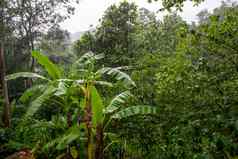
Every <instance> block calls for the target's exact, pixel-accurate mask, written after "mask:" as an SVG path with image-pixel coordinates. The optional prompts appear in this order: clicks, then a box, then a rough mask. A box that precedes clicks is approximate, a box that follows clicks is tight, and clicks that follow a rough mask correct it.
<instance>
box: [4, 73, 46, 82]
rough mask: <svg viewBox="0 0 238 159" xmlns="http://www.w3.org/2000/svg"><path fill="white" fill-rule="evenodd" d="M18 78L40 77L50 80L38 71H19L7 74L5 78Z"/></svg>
mask: <svg viewBox="0 0 238 159" xmlns="http://www.w3.org/2000/svg"><path fill="white" fill-rule="evenodd" d="M17 78H40V79H43V80H48V79H47V78H45V77H44V76H41V75H39V74H37V73H32V72H18V73H13V74H10V75H7V76H6V78H5V80H7V81H8V80H14V79H17Z"/></svg>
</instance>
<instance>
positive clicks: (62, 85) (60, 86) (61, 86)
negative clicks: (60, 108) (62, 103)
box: [54, 82, 67, 96]
mask: <svg viewBox="0 0 238 159" xmlns="http://www.w3.org/2000/svg"><path fill="white" fill-rule="evenodd" d="M66 91H67V85H66V83H65V82H59V83H58V87H57V88H56V91H55V93H54V95H56V96H61V95H65V94H66Z"/></svg>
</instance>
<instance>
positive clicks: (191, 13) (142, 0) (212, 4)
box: [61, 0, 238, 33]
mask: <svg viewBox="0 0 238 159" xmlns="http://www.w3.org/2000/svg"><path fill="white" fill-rule="evenodd" d="M99 1H100V2H99ZM121 1H122V0H80V3H79V4H77V6H76V11H75V15H73V16H72V17H71V18H70V19H68V20H66V21H65V22H64V23H62V24H61V26H62V28H63V29H67V30H68V31H69V32H71V33H75V32H79V31H85V30H88V29H89V28H90V25H93V27H95V26H96V25H97V24H98V20H99V19H100V18H101V17H102V15H103V13H104V11H105V10H106V9H107V8H108V7H109V6H110V5H112V4H114V3H119V2H121ZM129 1H130V2H135V3H136V4H137V5H138V6H139V7H144V8H147V9H149V10H151V11H154V12H156V11H157V10H158V9H159V8H161V3H160V2H153V3H148V2H147V0H129ZM222 1H223V0H205V1H204V2H203V3H201V4H200V5H199V6H193V4H192V3H191V2H186V3H185V5H184V8H183V12H182V13H179V14H180V15H181V16H182V17H183V19H184V20H186V21H188V22H191V21H196V20H197V17H196V15H197V14H198V13H199V12H200V11H202V10H204V9H208V10H209V11H212V10H213V9H214V8H216V7H218V6H219V5H220V4H221V2H222ZM235 1H238V0H235ZM164 14H166V13H161V12H160V13H158V14H157V15H158V17H159V18H161V17H163V15H164Z"/></svg>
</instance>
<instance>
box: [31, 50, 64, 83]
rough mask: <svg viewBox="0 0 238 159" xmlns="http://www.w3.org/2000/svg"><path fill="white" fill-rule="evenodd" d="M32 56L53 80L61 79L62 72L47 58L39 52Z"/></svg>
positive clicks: (34, 52)
mask: <svg viewBox="0 0 238 159" xmlns="http://www.w3.org/2000/svg"><path fill="white" fill-rule="evenodd" d="M32 56H33V57H34V58H36V59H37V61H38V63H39V64H41V65H42V66H43V67H44V68H45V70H46V71H47V72H48V74H49V76H50V77H51V78H52V79H59V78H60V77H61V70H60V69H59V67H58V66H57V65H55V64H54V63H52V62H51V61H50V60H49V58H48V57H47V56H45V55H43V54H42V53H40V52H38V51H32Z"/></svg>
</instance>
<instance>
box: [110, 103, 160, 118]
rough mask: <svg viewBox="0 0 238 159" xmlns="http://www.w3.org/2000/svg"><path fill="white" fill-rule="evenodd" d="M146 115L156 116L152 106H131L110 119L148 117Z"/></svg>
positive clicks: (155, 110)
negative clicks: (136, 116)
mask: <svg viewBox="0 0 238 159" xmlns="http://www.w3.org/2000/svg"><path fill="white" fill-rule="evenodd" d="M148 114H157V109H156V108H155V107H152V106H132V107H128V108H125V109H123V110H121V111H119V112H117V113H115V114H114V115H112V117H111V118H112V119H123V118H127V117H130V116H134V115H148Z"/></svg>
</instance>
